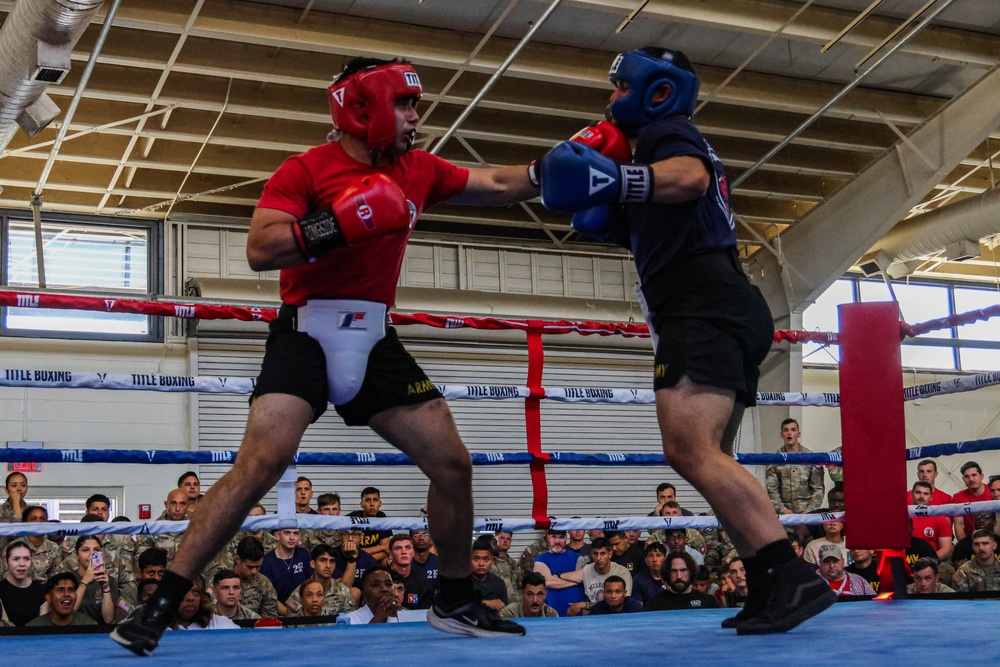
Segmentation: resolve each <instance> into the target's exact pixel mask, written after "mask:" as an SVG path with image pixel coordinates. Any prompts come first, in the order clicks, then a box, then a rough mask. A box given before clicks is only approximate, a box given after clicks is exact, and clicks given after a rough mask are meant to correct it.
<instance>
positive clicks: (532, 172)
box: [528, 160, 542, 188]
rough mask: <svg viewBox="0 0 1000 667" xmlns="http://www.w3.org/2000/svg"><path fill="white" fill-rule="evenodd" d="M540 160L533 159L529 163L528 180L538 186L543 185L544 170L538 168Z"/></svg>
mask: <svg viewBox="0 0 1000 667" xmlns="http://www.w3.org/2000/svg"><path fill="white" fill-rule="evenodd" d="M539 162H540V160H532V161H531V162H530V163H529V164H528V180H529V181H530V182H531V184H532V185H534V186H535V187H536V188H540V187H542V172H541V171H539V169H538V163H539Z"/></svg>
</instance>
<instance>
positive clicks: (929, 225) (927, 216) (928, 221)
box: [865, 188, 1000, 262]
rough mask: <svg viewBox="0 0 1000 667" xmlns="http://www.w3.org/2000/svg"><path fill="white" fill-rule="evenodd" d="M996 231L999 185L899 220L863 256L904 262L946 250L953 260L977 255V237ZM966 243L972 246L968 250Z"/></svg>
mask: <svg viewBox="0 0 1000 667" xmlns="http://www.w3.org/2000/svg"><path fill="white" fill-rule="evenodd" d="M997 233H1000V188H993V189H992V190H987V191H986V192H984V193H983V194H981V195H979V196H978V197H971V198H969V199H966V200H964V201H961V202H958V203H957V204H951V205H949V206H944V207H942V208H939V209H935V210H933V211H931V212H929V213H924V214H922V215H918V216H915V217H913V218H909V219H907V220H903V221H902V222H900V223H899V224H897V225H896V226H895V227H893V228H892V229H891V230H889V233H888V234H886V235H885V236H884V237H882V239H881V240H880V241H879V242H878V243H876V244H875V246H874V247H872V248H871V250H869V252H868V254H866V255H865V257H866V258H872V257H875V256H877V255H884V256H885V257H887V258H888V259H889V260H890V261H892V262H908V261H910V260H914V259H917V258H920V257H926V256H928V255H934V254H937V253H939V252H944V251H947V253H948V258H949V259H953V260H954V261H961V260H963V259H968V258H969V257H970V254H971V255H972V256H975V257H979V247H978V245H979V244H978V241H979V239H983V238H986V237H988V236H993V235H994V234H997ZM970 245H974V246H975V252H974V253H972V251H971V250H970Z"/></svg>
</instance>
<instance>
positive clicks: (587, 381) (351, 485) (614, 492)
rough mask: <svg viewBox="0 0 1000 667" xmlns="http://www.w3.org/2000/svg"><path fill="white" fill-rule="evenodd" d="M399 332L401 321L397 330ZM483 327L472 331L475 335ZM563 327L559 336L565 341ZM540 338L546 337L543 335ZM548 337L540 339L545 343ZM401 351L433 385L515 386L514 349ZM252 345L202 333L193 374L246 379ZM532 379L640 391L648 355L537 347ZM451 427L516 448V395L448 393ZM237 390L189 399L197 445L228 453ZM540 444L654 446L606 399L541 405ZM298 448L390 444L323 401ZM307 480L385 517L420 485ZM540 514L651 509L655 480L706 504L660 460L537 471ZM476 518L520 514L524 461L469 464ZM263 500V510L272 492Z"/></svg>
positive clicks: (383, 475) (525, 484) (342, 472)
mask: <svg viewBox="0 0 1000 667" xmlns="http://www.w3.org/2000/svg"><path fill="white" fill-rule="evenodd" d="M401 335H405V327H404V328H401ZM486 335H488V334H484V337H485V336H486ZM570 338H572V335H570V336H566V337H564V340H561V341H560V342H561V343H564V344H565V343H566V342H570V341H569V339H570ZM547 339H548V337H547ZM546 344H547V345H548V343H546ZM407 348H408V349H409V350H410V352H411V354H413V356H414V357H415V358H416V359H417V361H418V362H419V363H420V364H421V366H422V367H423V368H424V370H425V371H426V372H427V374H428V376H429V377H430V378H431V380H432V381H433V382H435V383H436V384H448V385H466V384H472V385H516V386H524V385H525V384H526V377H527V352H526V351H525V350H524V349H518V348H517V347H505V346H497V345H492V346H491V345H490V344H489V343H486V342H484V343H482V344H472V345H470V344H468V343H466V344H461V345H457V344H449V343H440V344H438V343H432V342H430V343H429V342H427V341H411V342H409V343H407ZM262 354H263V344H262V343H261V342H259V341H239V342H234V341H231V340H206V339H204V338H202V339H200V341H199V345H198V374H200V375H220V376H254V375H256V373H257V370H258V367H259V363H260V358H261V355H262ZM543 384H544V385H545V386H547V387H601V388H629V389H649V388H651V386H652V354H651V353H644V352H637V351H621V350H613V349H608V350H595V349H587V350H585V351H578V350H568V349H546V352H545V372H544V375H543ZM450 407H451V410H452V412H453V413H454V415H455V420H456V422H457V424H458V427H459V431H460V432H461V434H462V437H463V439H464V440H465V442H466V444H467V446H468V448H469V449H470V450H471V451H482V452H485V451H500V452H523V451H525V450H526V435H525V417H524V409H525V407H524V401H523V400H517V399H513V400H504V401H493V400H483V401H452V402H451V404H450ZM247 410H248V406H247V399H246V397H244V396H229V395H221V394H201V395H199V396H198V420H197V421H198V429H199V447H200V448H202V449H235V448H237V447H238V446H239V442H240V440H241V438H242V435H243V428H244V426H245V422H246V415H247ZM541 410H542V448H543V450H544V451H550V452H555V451H567V452H568V451H575V452H601V453H603V452H640V453H657V452H660V451H661V447H660V438H659V433H658V430H657V425H656V416H655V409H654V407H653V406H652V405H608V404H591V403H557V402H555V401H544V400H543V401H542V402H541ZM302 450H303V451H319V452H332V451H337V452H355V451H362V452H371V451H376V452H383V451H394V450H392V448H391V447H390V446H389V445H388V444H386V443H385V442H384V441H382V440H381V439H380V438H379V437H378V436H376V435H375V434H374V433H372V432H371V431H370V430H369V429H367V428H363V427H362V428H349V427H346V426H344V425H343V424H342V423H341V421H340V419H339V417H338V416H337V415H336V413H335V412H334V410H333V409H332V408H331V409H330V410H329V411H328V412H327V413H326V414H325V415H324V416H323V417H322V418H321V419H320V420H319V421H318V422H317V423H316V424H313V425H312V426H311V427H310V428H309V430H308V431H307V432H306V435H305V437H304V439H303V443H302ZM225 470H226V468H225V467H222V466H203V467H202V475H203V484H206V485H207V484H211V483H212V482H213V481H214V480H215V479H218V477H219V476H221V474H222V473H224V472H225ZM299 473H300V474H303V475H306V476H307V477H309V478H310V479H311V480H312V481H313V488H314V492H315V496H314V497H316V496H318V495H319V494H320V493H324V492H329V491H336V492H338V493H339V494H340V495H341V497H342V501H343V507H344V510H345V512H346V511H348V510H352V509H356V508H357V506H358V502H359V500H360V491H361V489H362V488H364V487H365V486H369V485H371V486H376V487H378V488H379V489H380V490H381V492H382V500H383V503H384V506H383V509H384V511H385V512H386V513H387V514H389V515H390V516H416V514H417V512H418V511H419V509H420V508H421V507H422V505H423V503H424V500H425V498H426V493H427V481H426V479H425V478H424V476H423V475H422V474H421V473H420V472H419V471H418V470H417V469H416V468H412V467H395V466H394V467H378V466H371V467H369V466H355V467H302V468H300V470H299ZM547 477H548V485H549V507H550V514H551V515H553V516H559V517H569V516H635V515H644V514H646V513H647V512H649V511H650V510H651V509H652V508H653V506H654V505H655V490H656V486H657V485H658V484H659V483H660V482H663V481H669V482H672V483H673V484H675V485H676V486H677V489H678V500H679V501H680V503H681V504H682V505H683V506H684V507H686V508H688V509H691V510H692V511H694V512H696V513H697V512H700V511H704V510H706V509H707V505H706V504H705V503H704V501H703V500H702V499H701V497H700V496H699V495H698V494H697V493H696V492H694V490H693V489H691V487H690V486H689V485H687V483H685V482H683V481H682V480H681V479H680V478H679V477H678V475H677V474H676V473H674V472H673V471H672V470H670V469H668V468H665V467H663V468H661V467H641V468H639V467H611V466H608V467H604V466H599V467H592V466H588V467H581V466H566V465H550V466H548V467H547ZM474 491H475V502H476V515H477V516H480V517H483V516H496V517H526V516H530V514H531V496H532V489H531V482H530V476H529V472H528V468H527V466H523V465H512V466H487V467H478V468H476V471H475V487H474ZM265 505H267V506H269V507H270V508H271V509H273V507H274V494H273V492H272V493H271V494H269V496H268V497H267V498H266V499H265Z"/></svg>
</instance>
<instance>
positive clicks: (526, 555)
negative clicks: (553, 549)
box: [518, 532, 549, 572]
mask: <svg viewBox="0 0 1000 667" xmlns="http://www.w3.org/2000/svg"><path fill="white" fill-rule="evenodd" d="M548 550H549V542H548V540H547V539H546V538H545V533H544V532H543V533H542V536H541V537H539V538H538V539H537V540H535V541H534V542H532V543H531V544H529V545H528V546H527V547H525V549H524V552H523V553H522V554H521V559H520V560H519V561H518V564H519V565H520V566H521V571H522V572H534V568H535V559H536V558H538V556H539V554H543V553H545V552H546V551H548Z"/></svg>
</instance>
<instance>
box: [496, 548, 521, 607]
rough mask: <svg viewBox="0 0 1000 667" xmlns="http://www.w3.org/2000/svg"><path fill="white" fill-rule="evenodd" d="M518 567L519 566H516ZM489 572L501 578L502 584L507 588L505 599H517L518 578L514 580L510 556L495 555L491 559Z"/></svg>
mask: <svg viewBox="0 0 1000 667" xmlns="http://www.w3.org/2000/svg"><path fill="white" fill-rule="evenodd" d="M518 569H520V568H518ZM490 572H492V573H493V574H495V575H497V576H498V577H500V578H501V579H503V583H504V586H506V588H507V599H508V600H516V599H517V595H518V593H517V586H518V584H519V583H520V578H518V579H517V581H515V580H514V571H513V568H512V567H511V565H510V556H506V555H504V556H503V559H501V556H497V557H496V558H494V559H493V567H492V568H491V569H490Z"/></svg>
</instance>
